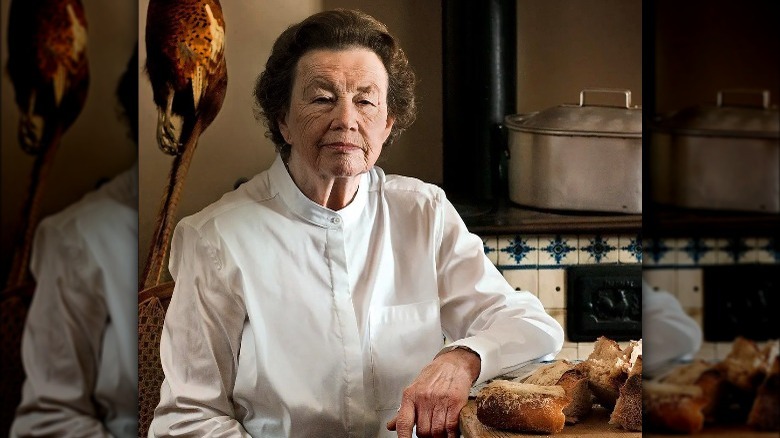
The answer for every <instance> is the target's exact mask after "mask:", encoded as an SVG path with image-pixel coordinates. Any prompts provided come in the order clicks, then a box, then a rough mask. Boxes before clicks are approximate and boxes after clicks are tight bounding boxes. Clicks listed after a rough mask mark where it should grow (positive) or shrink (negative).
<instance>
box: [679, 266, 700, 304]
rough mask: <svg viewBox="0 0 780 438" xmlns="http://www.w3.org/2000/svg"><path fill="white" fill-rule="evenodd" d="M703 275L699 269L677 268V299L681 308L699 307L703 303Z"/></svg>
mask: <svg viewBox="0 0 780 438" xmlns="http://www.w3.org/2000/svg"><path fill="white" fill-rule="evenodd" d="M703 283H704V275H703V273H702V270H701V269H678V270H677V289H676V291H677V294H676V295H677V299H678V300H680V304H681V305H682V306H683V308H697V309H701V308H702V306H703V303H704V294H703Z"/></svg>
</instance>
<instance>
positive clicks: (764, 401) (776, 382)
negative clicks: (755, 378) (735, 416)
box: [747, 356, 780, 431]
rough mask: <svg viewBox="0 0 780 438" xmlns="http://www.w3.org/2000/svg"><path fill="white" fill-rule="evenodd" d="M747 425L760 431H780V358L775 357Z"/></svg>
mask: <svg viewBox="0 0 780 438" xmlns="http://www.w3.org/2000/svg"><path fill="white" fill-rule="evenodd" d="M747 424H748V426H751V427H754V428H756V429H759V430H769V431H780V357H777V356H775V358H774V361H773V364H772V368H771V369H770V370H769V374H768V375H767V376H766V379H764V382H763V383H762V384H761V386H759V388H758V393H757V395H756V400H755V401H754V402H753V406H752V408H751V409H750V414H749V415H748V420H747Z"/></svg>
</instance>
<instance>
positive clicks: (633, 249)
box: [618, 235, 643, 264]
mask: <svg viewBox="0 0 780 438" xmlns="http://www.w3.org/2000/svg"><path fill="white" fill-rule="evenodd" d="M642 255H643V254H642V236H640V235H633V236H631V235H620V236H618V262H620V263H629V264H637V263H642Z"/></svg>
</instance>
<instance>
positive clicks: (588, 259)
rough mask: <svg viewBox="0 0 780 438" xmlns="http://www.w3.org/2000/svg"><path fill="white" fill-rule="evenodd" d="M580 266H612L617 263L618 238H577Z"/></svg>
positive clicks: (593, 236)
mask: <svg viewBox="0 0 780 438" xmlns="http://www.w3.org/2000/svg"><path fill="white" fill-rule="evenodd" d="M578 240H579V245H578V246H577V248H578V249H579V263H580V264H612V263H617V262H618V245H619V243H618V236H614V235H594V234H590V235H588V234H583V235H581V236H579V239H578Z"/></svg>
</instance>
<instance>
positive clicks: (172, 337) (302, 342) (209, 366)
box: [149, 157, 563, 437]
mask: <svg viewBox="0 0 780 438" xmlns="http://www.w3.org/2000/svg"><path fill="white" fill-rule="evenodd" d="M170 270H171V273H172V274H173V278H174V279H175V281H176V288H175V290H174V293H173V299H172V300H171V304H170V307H169V309H168V313H167V315H166V319H165V326H164V328H163V335H162V340H161V346H160V354H161V359H162V365H163V369H164V371H165V381H164V382H163V385H162V389H161V400H160V404H159V406H158V407H157V409H156V411H155V418H154V421H153V422H152V425H151V428H150V432H149V436H152V437H153V436H174V435H175V436H199V437H201V436H220V437H222V436H253V437H288V436H289V437H318V436H328V437H375V436H395V432H388V431H387V430H386V429H385V423H386V422H387V421H388V420H390V419H391V418H392V417H393V416H394V415H395V413H396V409H397V408H398V406H399V404H400V402H401V393H402V391H403V388H404V387H405V386H407V385H409V384H410V383H411V382H412V381H413V380H414V378H415V377H416V376H417V374H418V373H419V372H420V371H421V369H422V368H423V367H424V366H425V365H426V364H428V363H429V362H430V361H431V360H432V359H433V358H434V357H435V356H436V354H437V353H439V352H440V351H441V350H442V349H443V347H444V345H443V336H444V335H446V336H447V338H449V339H456V340H457V341H456V342H454V343H453V344H452V345H463V346H467V347H469V348H471V349H472V350H474V351H475V352H477V353H478V354H479V355H480V357H481V359H482V368H481V373H480V376H479V379H478V381H484V380H486V379H489V378H492V377H495V376H496V375H499V374H501V373H503V372H506V371H508V370H510V369H512V368H513V367H516V366H517V365H518V364H522V363H524V362H527V361H530V360H534V359H538V358H542V357H545V358H551V357H552V356H553V355H554V354H555V353H557V352H558V351H559V350H560V348H561V345H562V343H563V330H562V329H561V326H560V325H559V324H558V323H557V322H556V321H555V320H554V319H553V318H551V317H550V316H549V315H547V313H545V311H544V309H543V308H542V305H541V303H540V302H539V300H538V299H537V298H536V297H535V296H533V295H532V294H531V293H529V292H516V291H514V290H513V289H512V288H511V287H510V286H509V284H508V283H507V282H506V281H505V280H504V278H503V277H502V276H501V274H500V273H499V272H498V271H497V270H496V268H495V267H494V266H493V265H492V264H491V263H490V261H489V260H488V259H487V258H486V257H485V254H484V249H483V244H482V241H481V239H480V238H479V237H477V236H475V235H473V234H471V233H469V232H468V231H467V229H466V227H465V225H464V224H463V221H462V220H461V218H460V217H459V216H458V214H457V213H456V211H455V209H454V208H453V206H452V205H451V204H450V203H449V202H448V201H447V199H446V198H445V196H444V193H443V192H442V191H441V190H440V189H439V188H437V187H436V186H433V185H430V184H425V183H423V182H421V181H418V180H416V179H412V178H406V177H400V176H385V175H384V173H383V172H382V170H381V169H379V168H377V167H374V168H373V169H372V170H371V171H369V172H367V173H366V174H364V175H363V176H362V177H361V181H360V187H359V189H358V192H357V194H356V195H355V198H354V199H353V201H352V202H351V203H350V204H349V205H348V206H346V207H345V208H343V209H341V210H339V211H333V210H330V209H328V208H325V207H322V206H320V205H318V204H316V203H314V202H312V201H311V200H309V199H308V198H307V197H306V196H304V194H303V193H301V191H300V190H299V189H298V188H297V186H296V185H295V183H294V182H293V181H292V179H291V178H290V176H289V174H288V173H287V170H286V169H285V166H284V164H283V163H282V161H281V159H280V158H278V157H277V159H276V161H275V162H274V164H273V166H272V167H271V168H270V169H269V170H268V171H266V172H263V173H261V174H259V175H257V176H256V177H254V178H253V179H252V180H250V181H249V182H247V183H245V184H243V185H242V186H241V187H240V188H239V189H237V190H235V191H233V192H231V193H228V194H226V195H225V196H223V198H222V199H221V200H219V201H218V202H216V203H214V204H212V205H211V206H209V207H207V208H206V209H204V210H203V211H201V212H199V213H197V214H195V215H193V216H190V217H188V218H185V219H184V220H182V221H181V222H180V223H179V224H178V226H177V228H176V231H175V233H174V237H173V242H172V248H171V258H170ZM452 345H450V346H447V347H446V348H451V347H452Z"/></svg>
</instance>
